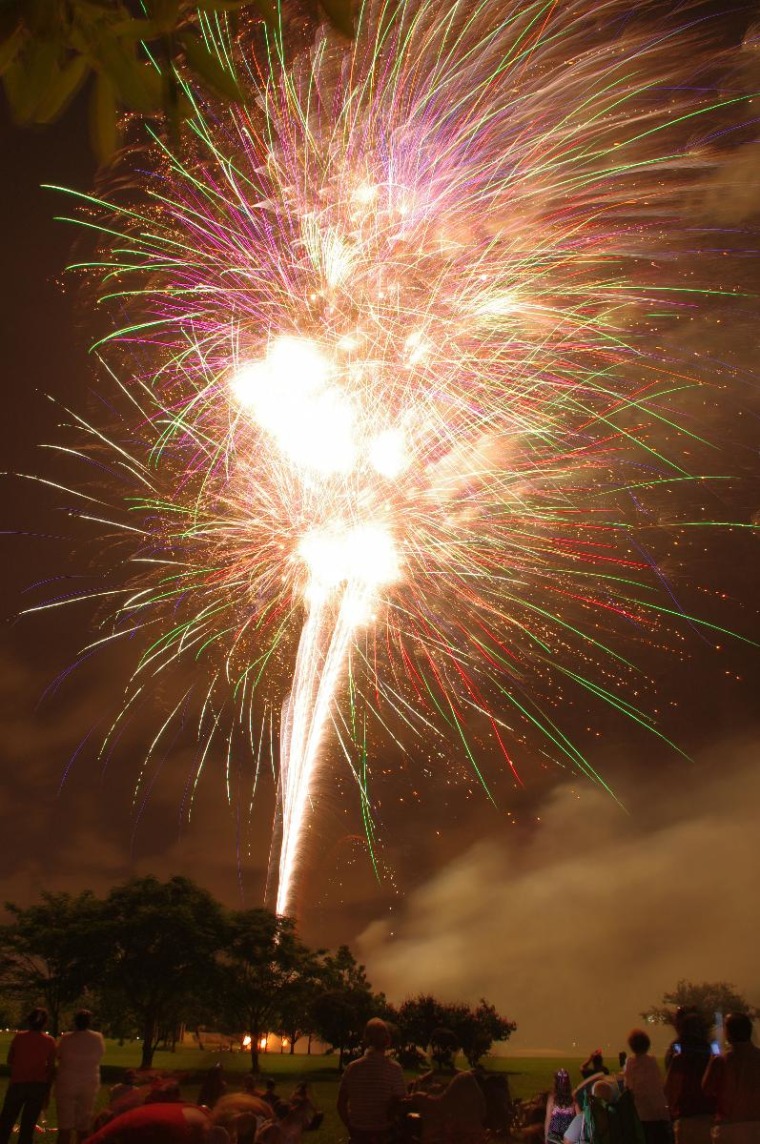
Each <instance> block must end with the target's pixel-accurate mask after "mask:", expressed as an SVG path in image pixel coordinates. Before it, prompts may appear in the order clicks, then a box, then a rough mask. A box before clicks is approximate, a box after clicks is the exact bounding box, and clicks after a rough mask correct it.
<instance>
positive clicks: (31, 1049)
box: [0, 1009, 55, 1144]
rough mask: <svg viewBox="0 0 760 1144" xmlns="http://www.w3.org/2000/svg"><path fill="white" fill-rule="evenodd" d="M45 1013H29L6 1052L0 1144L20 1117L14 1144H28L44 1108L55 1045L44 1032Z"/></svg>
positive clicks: (50, 1080) (7, 1136)
mask: <svg viewBox="0 0 760 1144" xmlns="http://www.w3.org/2000/svg"><path fill="white" fill-rule="evenodd" d="M47 1019H48V1015H47V1010H46V1009H32V1011H31V1013H30V1014H29V1016H28V1017H27V1019H26V1021H25V1022H24V1024H25V1025H27V1026H28V1028H27V1029H25V1030H24V1031H23V1032H20V1033H16V1036H15V1037H14V1038H13V1040H12V1041H11V1047H10V1048H9V1050H8V1064H9V1066H10V1070H11V1079H10V1084H9V1085H8V1091H7V1092H6V1094H5V1100H4V1102H3V1107H2V1110H0V1144H8V1140H9V1139H10V1135H11V1131H12V1130H13V1125H14V1124H15V1123H16V1120H17V1119H18V1117H19V1114H21V1124H20V1127H19V1135H18V1144H32V1141H33V1139H34V1127H35V1125H36V1123H37V1119H38V1117H39V1115H40V1113H41V1112H42V1110H43V1108H45V1107H47V1102H48V1098H49V1096H50V1085H51V1083H52V1081H53V1074H54V1073H55V1041H54V1039H53V1038H52V1037H50V1036H48V1034H47V1033H45V1032H44V1028H45V1025H47Z"/></svg>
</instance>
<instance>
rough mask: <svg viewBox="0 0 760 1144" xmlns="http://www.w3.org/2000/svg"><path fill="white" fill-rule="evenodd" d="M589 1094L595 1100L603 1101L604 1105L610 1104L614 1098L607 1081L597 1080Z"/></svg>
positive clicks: (612, 1090)
mask: <svg viewBox="0 0 760 1144" xmlns="http://www.w3.org/2000/svg"><path fill="white" fill-rule="evenodd" d="M591 1093H592V1095H593V1096H595V1097H596V1099H597V1100H603V1101H604V1102H605V1104H610V1103H611V1102H612V1100H613V1098H614V1096H615V1091H614V1089H613V1087H612V1085H611V1084H610V1082H609V1081H608V1080H598V1081H597V1082H596V1084H595V1085H594V1087H593V1088H592V1089H591Z"/></svg>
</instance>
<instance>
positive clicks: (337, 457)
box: [230, 337, 357, 474]
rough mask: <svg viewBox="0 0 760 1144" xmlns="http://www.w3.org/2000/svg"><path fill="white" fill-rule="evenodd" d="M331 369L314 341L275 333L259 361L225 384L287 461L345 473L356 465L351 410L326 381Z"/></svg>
mask: <svg viewBox="0 0 760 1144" xmlns="http://www.w3.org/2000/svg"><path fill="white" fill-rule="evenodd" d="M331 370H332V367H331V364H330V361H329V359H328V358H327V357H325V355H324V354H323V353H322V351H321V350H320V348H319V346H317V345H316V344H315V343H314V342H311V341H309V340H308V339H307V338H296V337H279V338H276V339H275V340H274V341H273V342H272V343H271V345H270V347H269V349H268V351H267V355H266V357H265V358H264V360H263V361H255V362H249V363H247V364H245V365H243V366H241V367H240V369H238V371H237V372H236V373H235V375H234V376H233V378H232V380H231V382H230V388H231V390H232V393H233V395H234V397H235V399H236V400H237V402H238V404H239V405H240V406H241V407H242V408H243V409H245V410H246V411H248V412H249V413H250V414H251V415H252V416H253V418H254V419H255V421H256V422H257V423H258V424H259V425H260V426H261V428H262V429H263V430H264V431H265V432H266V433H268V434H269V435H270V436H271V437H273V438H274V440H275V441H276V443H277V446H278V447H279V449H280V450H281V452H282V453H283V454H284V455H285V456H286V457H287V458H288V460H289V461H290V462H291V463H292V464H293V465H295V466H296V467H298V468H302V469H312V470H314V471H315V472H318V473H325V474H328V473H347V472H350V471H351V469H353V468H354V466H355V464H356V457H357V446H356V442H355V431H354V423H355V420H356V413H355V410H354V407H353V405H352V403H351V401H350V400H349V399H348V397H347V396H346V394H345V393H344V392H343V390H342V389H340V387H339V386H337V385H334V384H331V383H330V376H331Z"/></svg>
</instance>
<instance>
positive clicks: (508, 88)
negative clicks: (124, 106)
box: [80, 0, 731, 913]
mask: <svg viewBox="0 0 760 1144" xmlns="http://www.w3.org/2000/svg"><path fill="white" fill-rule="evenodd" d="M629 8H630V5H629V4H628V3H625V4H623V3H619V2H617V0H610V2H608V3H602V4H598V3H589V2H587V0H582V2H580V0H567V2H565V3H562V4H554V3H541V2H538V3H517V2H514V3H511V2H510V3H496V2H493V0H491V2H483V3H481V4H475V5H473V4H472V3H471V2H470V0H462V2H457V0H438V2H431V0H420V2H419V3H416V2H406V3H389V4H382V3H379V2H377V3H376V2H374V0H368V2H367V3H366V4H365V5H364V7H363V8H362V9H361V12H360V15H359V18H358V29H357V35H356V39H355V41H354V42H352V43H348V42H343V41H340V40H339V39H338V38H337V36H335V35H333V34H331V33H329V32H326V31H324V30H323V31H321V32H318V33H317V35H316V38H315V41H314V44H313V46H312V48H311V49H310V50H309V51H308V52H303V53H300V54H295V56H294V58H292V59H290V60H289V61H288V62H285V60H284V52H283V50H281V42H280V40H279V39H278V38H277V37H273V36H270V39H269V41H268V43H267V50H266V52H262V51H261V50H257V51H253V50H252V49H251V47H250V43H249V42H247V41H246V35H245V34H242V33H237V34H236V36H229V35H228V36H222V35H220V33H219V31H218V27H217V28H216V30H215V31H213V33H212V29H211V26H210V25H204V31H205V32H206V34H207V36H208V42H209V43H213V44H214V45H215V47H216V49H217V51H218V53H219V59H220V62H221V63H222V64H223V66H225V67H227V68H229V69H231V70H233V71H234V72H235V74H236V76H237V80H238V83H239V84H240V86H241V88H242V89H243V91H244V92H245V96H246V98H245V102H244V103H243V104H242V105H239V106H234V107H223V108H220V107H213V106H200V105H198V104H195V105H194V111H193V115H192V119H191V124H190V126H191V129H192V131H191V138H190V139H189V141H188V142H187V143H186V144H184V145H183V146H182V147H180V148H178V149H177V150H176V153H174V152H171V151H169V150H167V149H165V148H162V147H160V146H159V145H158V144H157V145H156V147H155V152H154V155H153V159H154V162H153V166H152V169H151V173H150V175H149V176H147V177H146V182H145V188H144V195H143V196H142V198H141V197H140V196H137V195H136V196H135V198H134V201H133V202H132V203H131V204H130V205H129V206H128V207H120V208H118V209H112V204H108V203H105V202H104V201H100V200H91V208H90V217H89V221H90V222H94V223H95V225H98V226H100V227H102V228H103V232H104V234H105V235H106V237H107V238H108V243H109V244H108V246H107V247H106V248H104V250H103V252H102V253H101V254H100V256H99V257H98V259H97V262H96V268H97V273H98V275H99V278H100V280H101V281H102V282H103V283H105V284H106V288H105V289H104V290H103V293H104V294H107V295H108V296H109V297H110V299H111V304H112V306H113V307H114V308H115V310H114V312H117V313H118V312H123V313H125V314H126V317H125V318H123V319H122V320H121V321H120V322H118V323H117V324H118V329H114V330H113V331H111V332H110V333H109V334H108V336H107V337H106V338H105V339H104V340H103V342H101V343H100V344H99V352H100V354H101V355H102V356H103V358H104V360H105V361H106V362H107V363H108V368H109V370H110V374H111V376H113V377H116V376H118V378H119V381H118V383H117V385H118V386H119V387H120V388H121V390H122V391H123V393H124V394H125V396H126V400H127V402H128V406H127V408H128V412H127V413H126V414H125V415H124V417H123V419H122V422H121V425H120V431H119V433H118V434H114V433H113V432H111V433H110V440H111V443H113V442H114V441H118V446H116V445H113V444H110V445H107V447H108V448H112V449H113V450H114V452H113V456H114V461H115V463H114V464H113V465H112V468H113V469H114V471H115V470H116V469H117V468H118V471H119V474H120V479H121V481H122V483H123V480H124V479H127V480H129V481H131V482H132V483H133V486H134V487H133V489H132V491H131V492H130V495H129V500H128V506H129V508H130V510H131V511H130V514H129V517H128V522H127V523H126V524H125V530H126V536H127V542H128V546H129V548H128V551H127V552H126V554H125V556H124V560H123V562H122V564H120V566H119V568H118V569H116V570H115V573H114V574H115V575H117V576H119V577H121V578H122V582H124V573H125V570H126V574H127V581H128V582H127V584H126V587H124V588H123V591H122V589H121V588H118V587H114V588H113V592H117V591H121V592H122V594H121V596H117V599H118V601H119V603H118V607H117V609H116V611H115V613H114V614H113V616H112V618H111V620H110V621H109V626H108V627H107V628H106V630H105V632H104V633H103V635H102V637H101V639H100V641H99V642H105V643H109V642H113V641H119V640H124V639H127V638H129V639H130V640H134V639H136V638H137V639H140V640H142V643H143V650H142V654H141V656H140V658H139V662H138V664H137V667H136V670H135V674H134V676H133V680H132V684H131V688H130V691H129V692H128V696H127V700H126V703H125V706H124V710H123V711H122V712H121V714H120V715H119V718H118V720H117V723H116V725H115V727H114V729H113V730H112V732H111V738H113V736H114V735H115V734H116V727H118V726H119V725H120V723H121V721H122V720H123V719H125V718H126V717H127V715H128V714H129V712H130V711H131V710H132V709H133V708H134V705H135V703H136V702H137V701H138V699H139V697H140V695H141V694H143V692H144V690H145V688H146V687H148V686H149V683H150V680H151V679H153V678H155V677H156V676H157V675H159V674H160V673H163V672H167V671H173V670H177V668H178V665H180V664H182V663H183V662H186V663H189V664H191V665H193V671H194V673H195V675H196V680H195V681H194V683H193V687H195V688H197V687H199V686H200V687H201V692H202V696H203V699H202V703H201V704H200V715H199V726H200V733H201V738H202V742H203V744H204V745H203V747H202V752H201V765H203V763H205V761H206V759H207V758H208V757H209V755H210V753H211V752H212V750H217V748H216V747H214V744H215V743H217V742H226V744H227V746H226V748H225V754H226V758H227V765H228V767H229V766H230V759H231V757H232V755H233V753H234V750H237V749H238V748H234V749H233V736H234V734H235V731H234V728H235V726H237V727H238V728H239V727H243V728H244V729H246V733H247V735H248V738H249V739H250V749H251V750H252V752H253V757H254V758H255V759H260V758H261V756H262V752H264V753H265V751H266V745H267V743H269V745H270V747H271V749H272V751H273V754H274V755H275V756H276V759H277V775H278V816H279V828H278V833H279V836H280V839H281V841H280V845H279V853H278V854H275V857H274V863H275V865H276V866H277V876H276V880H277V884H278V888H277V895H276V906H277V909H278V911H280V912H283V913H286V912H291V911H292V910H293V909H294V908H295V906H296V896H297V884H298V872H299V867H300V866H301V864H302V863H303V861H304V855H305V848H304V839H305V827H306V824H307V823H308V821H309V816H310V815H311V814H312V813H313V812H314V806H315V803H316V802H317V801H318V795H319V782H318V779H319V775H320V774H325V773H329V772H330V767H329V766H328V762H329V759H330V754H331V752H334V751H335V750H336V749H339V750H342V752H343V754H344V755H345V758H346V760H347V761H348V764H349V766H350V767H351V768H352V770H353V773H354V774H355V776H356V779H357V782H358V787H359V791H360V799H361V802H362V807H363V811H364V812H365V817H366V819H367V821H368V823H369V811H370V807H371V799H370V794H369V791H368V786H367V759H366V750H365V743H366V720H367V718H370V719H375V720H376V721H377V724H378V726H379V727H381V728H385V733H387V734H388V735H392V736H393V737H394V738H395V739H397V740H398V739H403V738H408V739H409V741H410V742H411V743H413V742H415V741H417V742H419V743H422V741H423V740H424V739H425V738H429V737H433V736H441V735H442V736H446V737H448V738H449V739H453V741H454V742H455V743H456V744H457V748H458V749H459V750H460V751H461V752H462V753H463V755H464V756H465V757H466V758H467V759H468V760H469V763H470V764H471V765H472V766H473V767H474V768H475V770H476V771H477V772H478V774H479V775H480V769H479V764H478V759H477V757H476V751H475V749H474V747H473V744H472V742H471V739H470V737H469V735H468V722H469V721H470V720H472V719H477V720H478V721H479V724H480V725H486V726H487V727H488V728H489V734H490V736H491V741H492V743H493V745H494V746H496V747H497V749H498V750H499V751H500V752H501V753H502V755H503V757H504V759H505V760H506V762H507V764H508V765H509V767H511V768H512V769H513V771H514V774H515V776H516V777H517V776H518V772H519V766H518V759H517V756H519V753H520V751H525V750H526V749H527V748H526V747H525V744H526V743H532V744H533V745H534V747H533V749H534V750H540V751H543V752H544V753H545V754H548V755H549V756H550V757H552V758H554V759H555V760H557V761H560V762H564V763H565V764H566V765H571V766H572V767H573V768H575V769H576V770H579V771H581V772H584V773H586V774H587V775H589V777H591V778H593V779H595V780H597V781H601V780H600V779H598V776H596V775H595V774H594V772H593V771H592V769H591V767H590V765H589V764H588V763H587V762H586V760H585V759H584V757H583V755H582V754H581V752H580V750H579V749H578V748H576V747H575V746H574V744H573V742H572V741H571V739H570V738H569V737H568V734H567V733H566V731H565V730H564V729H563V726H566V724H565V722H564V720H565V716H564V714H563V712H566V711H567V709H568V708H569V706H570V705H571V704H573V703H579V702H582V703H596V702H600V703H602V704H605V703H606V704H611V705H612V706H614V707H615V708H617V709H618V710H619V711H620V712H621V713H623V714H624V715H625V716H629V717H631V718H632V719H634V720H636V721H638V722H639V723H641V724H643V725H645V726H647V727H650V728H651V729H652V730H653V731H654V732H655V733H660V732H659V731H658V730H657V728H656V725H655V720H654V718H653V717H652V716H651V715H649V714H648V713H647V712H646V711H645V710H641V709H639V707H638V706H637V704H635V703H634V702H633V700H632V698H631V679H632V678H634V677H635V675H636V667H635V658H636V651H637V648H639V647H641V646H644V645H646V644H647V643H648V642H650V641H651V640H655V641H657V642H660V641H662V640H665V639H666V634H665V633H666V630H667V629H668V627H672V628H673V629H674V630H677V629H678V625H679V623H680V622H681V621H683V619H684V617H683V616H682V615H681V614H680V612H679V610H678V607H677V606H676V605H674V603H673V600H672V598H671V596H670V595H669V594H668V593H667V592H664V591H663V576H662V574H661V572H660V571H659V570H658V569H657V568H656V566H655V565H654V563H653V561H652V560H651V559H650V558H649V556H648V554H647V550H646V547H645V545H644V544H643V542H641V541H640V540H638V539H637V534H638V532H639V530H640V528H641V526H642V522H643V523H644V525H645V526H646V528H647V529H648V530H651V528H652V522H653V521H654V520H656V518H657V516H658V513H659V507H658V506H659V500H658V497H660V495H661V494H662V492H663V490H668V491H669V490H670V489H673V488H675V489H677V488H678V487H679V486H680V485H681V484H682V483H683V482H684V481H686V480H688V479H689V472H688V465H687V464H686V462H685V461H684V454H685V452H686V450H687V447H688V445H689V444H690V442H691V441H692V440H693V433H694V431H693V428H692V427H691V426H688V427H687V426H682V425H680V424H679V423H678V422H677V421H676V420H674V416H675V415H674V410H675V408H676V406H677V400H676V397H675V394H676V393H677V392H678V391H679V390H682V389H683V388H684V387H688V386H689V385H691V384H697V383H696V381H695V380H694V379H691V378H690V377H689V376H688V375H687V374H686V373H685V371H684V369H683V368H682V367H681V366H679V365H678V363H674V362H672V361H669V360H667V359H666V357H665V356H663V354H662V353H658V352H657V351H656V349H655V345H656V333H655V331H656V320H655V318H653V317H652V315H654V314H659V315H662V314H663V313H667V314H674V313H677V312H678V310H679V308H680V309H683V308H684V307H687V306H690V305H691V304H692V298H691V296H690V294H689V292H688V290H686V289H681V288H680V286H678V285H677V284H674V282H673V280H672V278H671V276H670V272H669V271H668V269H667V266H668V263H669V262H670V264H671V265H672V264H673V263H674V262H675V261H676V260H675V255H676V254H677V249H678V240H677V235H675V233H674V232H676V231H677V229H678V225H677V221H678V219H679V218H680V217H681V216H682V214H683V212H684V211H685V210H686V209H688V203H689V200H690V197H692V196H694V195H695V193H696V188H697V187H698V185H699V182H700V179H702V178H703V177H704V175H705V173H706V172H708V171H709V167H710V162H709V157H708V155H707V153H706V150H705V148H704V147H703V146H702V144H701V143H700V133H701V128H700V124H705V126H704V129H703V133H704V134H706V133H707V131H708V126H707V125H708V124H711V125H712V126H714V118H715V116H716V115H718V114H719V113H718V112H717V111H716V105H717V103H718V101H717V100H714V99H712V98H711V92H710V90H709V88H708V87H707V85H702V84H700V83H699V82H697V80H696V79H695V78H694V59H695V58H697V57H698V51H697V48H698V44H699V36H700V31H699V28H698V27H696V28H694V29H691V30H690V29H689V28H688V27H687V28H684V27H683V26H682V27H681V28H680V29H675V28H671V27H665V28H659V29H658V30H654V31H653V29H652V27H651V26H647V25H645V24H644V23H637V21H636V19H635V18H633V17H631V15H630V12H629ZM257 34H260V33H257ZM262 60H266V64H265V65H264V64H262ZM674 61H681V62H680V63H678V62H674ZM687 65H688V67H689V68H691V69H692V74H691V82H690V83H688V84H686V83H685V82H684V79H685V76H686V70H687ZM730 102H731V101H730V100H728V101H726V99H725V97H724V98H723V100H722V103H723V106H724V107H725V105H726V103H730ZM711 117H712V118H711ZM106 212H109V213H106ZM692 241H693V239H692ZM109 355H110V356H109ZM80 427H81V430H82V431H83V432H84V433H85V434H87V435H89V439H90V441H91V442H93V443H96V442H97V440H98V438H100V437H101V436H102V434H101V432H100V431H99V430H97V429H95V428H93V427H92V426H90V425H86V424H84V423H83V422H82V423H81V424H80ZM125 435H128V436H129V439H128V440H125ZM82 451H83V452H86V451H87V450H86V448H83V449H82ZM647 504H649V505H651V508H650V509H649V510H647V508H646V506H647ZM97 515H99V516H100V517H103V516H105V515H106V514H105V513H98V514H97ZM109 519H110V520H113V522H114V523H115V524H116V525H119V519H118V517H117V516H116V515H115V513H113V512H112V513H111V514H110V516H109ZM690 622H694V621H690ZM202 671H204V672H205V674H203V683H202V685H199V684H198V682H197V677H198V676H199V675H200V674H201V672H202ZM634 690H636V689H635V688H634ZM185 712H186V705H183V703H182V702H181V703H179V704H177V706H176V707H175V708H173V710H171V711H170V712H169V713H168V717H167V720H166V723H165V724H164V725H163V726H162V728H161V731H160V732H159V736H160V735H161V734H163V733H164V732H165V730H166V728H167V727H168V726H170V724H171V721H172V719H173V718H179V717H180V716H182V717H183V718H184V716H185ZM275 742H277V743H278V747H277V748H275V746H274V743H275ZM370 762H371V760H370ZM480 777H481V779H482V782H483V785H484V786H486V789H487V779H486V776H485V775H481V776H480ZM368 837H369V838H370V840H371V828H370V826H369V825H368Z"/></svg>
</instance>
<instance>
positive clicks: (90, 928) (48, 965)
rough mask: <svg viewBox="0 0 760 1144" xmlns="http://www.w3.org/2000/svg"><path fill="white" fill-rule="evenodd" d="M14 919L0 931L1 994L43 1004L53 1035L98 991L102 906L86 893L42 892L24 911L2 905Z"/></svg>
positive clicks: (100, 977)
mask: <svg viewBox="0 0 760 1144" xmlns="http://www.w3.org/2000/svg"><path fill="white" fill-rule="evenodd" d="M5 908H6V909H7V910H8V912H9V913H10V914H11V915H12V917H13V918H14V920H13V921H12V922H11V923H10V924H9V925H5V926H2V927H1V928H0V979H2V983H3V989H4V992H5V993H7V994H8V995H9V996H12V997H14V998H17V999H18V1000H19V1001H23V1002H24V1003H27V1004H38V1003H41V1004H44V1006H45V1008H46V1009H47V1011H48V1014H49V1017H50V1030H51V1032H52V1033H53V1035H54V1036H57V1035H58V1033H59V1032H60V1029H61V1023H62V1017H63V1014H64V1012H65V1011H66V1010H67V1009H71V1008H73V1007H74V1006H75V1005H76V1004H77V1003H78V1002H80V1001H82V1000H83V999H84V996H85V994H86V993H87V991H88V990H89V991H91V990H93V989H95V988H97V987H98V986H99V985H100V983H101V979H102V971H103V962H104V950H105V945H104V939H105V929H104V916H103V903H102V902H100V901H99V900H98V899H96V898H95V896H94V895H93V894H91V893H90V892H89V891H87V892H85V893H82V894H79V895H77V896H76V897H74V896H72V895H71V894H53V893H43V894H42V901H41V902H40V903H39V904H38V905H35V906H29V907H28V908H26V909H23V908H22V907H21V906H17V905H14V903H13V902H6V907H5Z"/></svg>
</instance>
